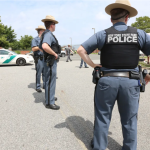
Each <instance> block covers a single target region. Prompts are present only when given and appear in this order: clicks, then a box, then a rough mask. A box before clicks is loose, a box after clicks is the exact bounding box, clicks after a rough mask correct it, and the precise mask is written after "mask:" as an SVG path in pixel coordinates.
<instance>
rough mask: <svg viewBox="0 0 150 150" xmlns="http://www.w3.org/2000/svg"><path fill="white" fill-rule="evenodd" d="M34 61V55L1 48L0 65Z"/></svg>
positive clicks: (23, 63)
mask: <svg viewBox="0 0 150 150" xmlns="http://www.w3.org/2000/svg"><path fill="white" fill-rule="evenodd" d="M32 63H34V60H33V57H32V56H28V55H21V54H16V53H15V52H13V51H10V50H7V49H0V65H14V64H16V65H19V66H24V65H25V64H32Z"/></svg>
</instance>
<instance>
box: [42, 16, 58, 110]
mask: <svg viewBox="0 0 150 150" xmlns="http://www.w3.org/2000/svg"><path fill="white" fill-rule="evenodd" d="M42 22H44V24H45V27H46V31H45V32H44V33H43V35H42V36H43V37H42V39H41V40H42V41H41V44H42V49H43V51H44V55H45V54H46V55H49V54H51V55H53V56H54V62H53V63H54V64H53V65H52V68H50V67H49V66H48V65H47V62H46V59H45V61H44V70H45V99H46V105H45V107H46V108H50V109H53V110H58V109H60V107H59V106H57V105H56V104H55V100H56V98H55V89H56V70H57V61H56V60H57V59H58V55H57V54H56V53H55V52H54V51H53V49H52V46H53V45H57V44H58V41H57V39H56V37H55V36H54V35H53V33H52V32H54V31H55V27H56V24H58V21H56V20H55V18H54V17H53V16H51V15H47V16H46V18H45V19H43V20H42Z"/></svg>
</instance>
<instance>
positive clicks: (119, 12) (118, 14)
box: [110, 8, 130, 20]
mask: <svg viewBox="0 0 150 150" xmlns="http://www.w3.org/2000/svg"><path fill="white" fill-rule="evenodd" d="M110 13H111V19H112V20H120V19H123V18H124V17H126V16H127V15H129V14H130V13H129V11H127V10H125V9H122V8H115V9H112V10H111V12H110Z"/></svg>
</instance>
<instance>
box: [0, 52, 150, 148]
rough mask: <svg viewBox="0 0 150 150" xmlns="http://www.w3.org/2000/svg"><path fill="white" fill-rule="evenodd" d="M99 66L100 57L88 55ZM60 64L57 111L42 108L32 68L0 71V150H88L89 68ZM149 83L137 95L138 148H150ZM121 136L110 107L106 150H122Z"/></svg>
mask: <svg viewBox="0 0 150 150" xmlns="http://www.w3.org/2000/svg"><path fill="white" fill-rule="evenodd" d="M90 57H91V58H92V59H93V60H94V62H95V63H99V57H100V56H99V55H95V54H93V55H90ZM66 59H67V58H66V57H63V58H61V59H60V62H59V63H58V68H57V76H58V79H57V86H56V97H57V98H58V101H57V102H56V103H57V104H58V105H59V106H60V110H58V111H55V110H50V109H46V108H45V107H44V101H45V98H44V90H42V93H37V92H36V91H35V68H34V65H26V66H23V67H19V66H0V150H92V149H91V148H90V141H91V139H92V136H93V135H92V134H93V122H94V102H93V97H94V86H95V85H94V84H93V83H92V71H93V69H92V68H84V66H83V68H81V69H79V64H80V57H79V56H78V55H77V54H76V55H74V56H71V59H72V60H73V61H72V62H65V61H66ZM149 91H150V84H149V85H148V86H147V87H146V92H145V93H141V98H140V108H139V115H138V148H137V150H149V149H150V140H149V139H150V92H149ZM122 140H123V138H122V131H121V125H120V118H119V113H118V109H117V105H115V107H114V110H113V115H112V121H111V125H110V129H109V135H108V141H109V142H108V148H107V149H108V150H121V146H122Z"/></svg>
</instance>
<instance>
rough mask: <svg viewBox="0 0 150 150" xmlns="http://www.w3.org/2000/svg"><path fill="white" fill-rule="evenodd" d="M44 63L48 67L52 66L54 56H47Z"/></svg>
mask: <svg viewBox="0 0 150 150" xmlns="http://www.w3.org/2000/svg"><path fill="white" fill-rule="evenodd" d="M45 62H46V63H47V66H48V67H51V66H53V64H54V62H55V56H54V55H48V56H47V58H46V59H45Z"/></svg>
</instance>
